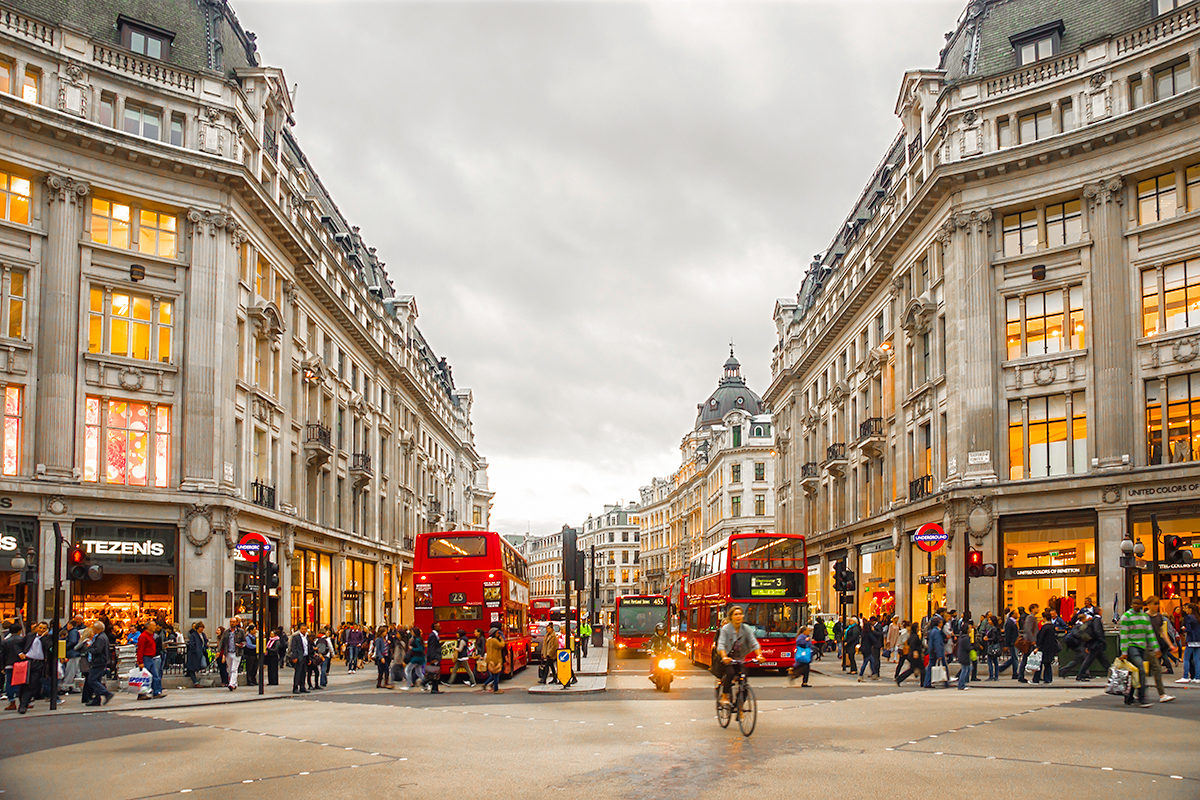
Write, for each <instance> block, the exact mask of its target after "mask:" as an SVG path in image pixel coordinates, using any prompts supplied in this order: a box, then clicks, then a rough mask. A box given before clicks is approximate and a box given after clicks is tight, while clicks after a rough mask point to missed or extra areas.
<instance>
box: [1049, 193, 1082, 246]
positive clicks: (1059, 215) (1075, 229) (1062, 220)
mask: <svg viewBox="0 0 1200 800" xmlns="http://www.w3.org/2000/svg"><path fill="white" fill-rule="evenodd" d="M1082 238H1083V222H1082V217H1081V216H1080V213H1079V201H1078V200H1072V201H1071V202H1069V203H1059V204H1057V205H1053V206H1046V245H1047V246H1048V247H1061V246H1063V245H1067V244H1075V243H1076V242H1078V241H1079V240H1080V239H1082Z"/></svg>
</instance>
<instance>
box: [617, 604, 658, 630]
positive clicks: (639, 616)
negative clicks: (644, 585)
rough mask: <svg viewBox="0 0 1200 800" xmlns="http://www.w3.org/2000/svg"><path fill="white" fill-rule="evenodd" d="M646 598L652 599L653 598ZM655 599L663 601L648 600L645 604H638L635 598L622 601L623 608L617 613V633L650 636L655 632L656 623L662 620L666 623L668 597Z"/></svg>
mask: <svg viewBox="0 0 1200 800" xmlns="http://www.w3.org/2000/svg"><path fill="white" fill-rule="evenodd" d="M639 599H641V598H639ZM645 599H646V600H650V599H651V598H645ZM653 599H654V600H656V601H661V602H658V603H654V604H651V603H649V602H647V603H645V604H644V605H643V604H637V603H636V600H635V601H634V602H630V601H625V602H623V603H621V610H620V613H619V614H618V615H617V633H618V634H621V635H624V636H649V635H651V634H652V633H654V626H655V625H657V624H659V623H660V622H661V623H663V624H664V625H665V624H666V622H667V604H666V598H653Z"/></svg>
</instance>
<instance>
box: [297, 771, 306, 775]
mask: <svg viewBox="0 0 1200 800" xmlns="http://www.w3.org/2000/svg"><path fill="white" fill-rule="evenodd" d="M298 774H300V775H307V774H308V773H307V772H301V773H298Z"/></svg>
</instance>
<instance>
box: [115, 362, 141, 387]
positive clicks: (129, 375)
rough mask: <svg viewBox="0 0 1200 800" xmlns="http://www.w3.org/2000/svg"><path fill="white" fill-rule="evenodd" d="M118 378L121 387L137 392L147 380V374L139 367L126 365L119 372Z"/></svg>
mask: <svg viewBox="0 0 1200 800" xmlns="http://www.w3.org/2000/svg"><path fill="white" fill-rule="evenodd" d="M117 375H118V377H117V380H118V382H119V383H120V384H121V388H122V389H125V390H127V391H130V392H135V391H137V390H138V389H141V388H142V384H143V383H144V382H145V376H144V375H143V374H142V371H141V370H139V369H134V368H133V367H125V368H124V369H122V370H121V371H120V372H119V373H118V374H117Z"/></svg>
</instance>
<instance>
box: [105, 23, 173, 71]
mask: <svg viewBox="0 0 1200 800" xmlns="http://www.w3.org/2000/svg"><path fill="white" fill-rule="evenodd" d="M117 29H118V30H119V31H120V34H121V45H122V46H123V47H126V48H128V49H130V50H132V51H133V52H135V53H137V54H138V55H143V56H146V57H147V58H155V59H159V60H165V59H167V58H168V57H170V55H171V42H172V40H174V38H175V34H173V33H171V32H170V31H167V30H163V29H162V28H156V27H155V26H153V25H148V24H146V23H144V22H138V21H136V20H131V19H129V18H128V17H125V16H121V17H118V18H117Z"/></svg>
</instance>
